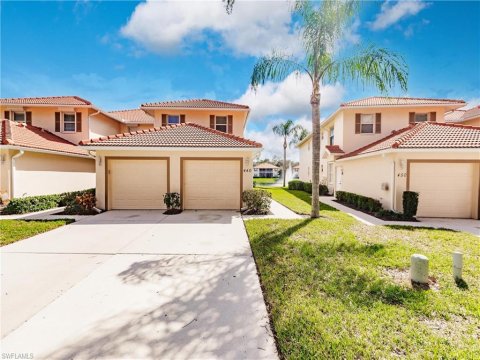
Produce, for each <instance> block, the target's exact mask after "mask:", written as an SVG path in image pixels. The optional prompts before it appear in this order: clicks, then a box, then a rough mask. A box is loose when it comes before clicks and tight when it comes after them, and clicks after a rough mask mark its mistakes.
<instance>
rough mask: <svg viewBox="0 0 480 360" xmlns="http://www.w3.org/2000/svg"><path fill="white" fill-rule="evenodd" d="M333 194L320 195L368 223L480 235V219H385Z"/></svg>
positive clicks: (327, 202) (333, 205) (332, 204)
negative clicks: (344, 201)
mask: <svg viewBox="0 0 480 360" xmlns="http://www.w3.org/2000/svg"><path fill="white" fill-rule="evenodd" d="M334 200H335V198H334V197H332V196H320V201H321V202H322V203H324V204H326V205H329V206H331V207H334V208H335V209H338V210H340V211H343V212H345V213H347V214H349V215H350V216H352V217H354V218H355V219H357V220H358V221H360V222H362V223H364V224H366V225H371V226H373V225H408V226H418V227H432V228H444V229H451V230H456V231H465V232H468V233H471V234H473V235H476V236H478V237H480V221H479V220H474V219H440V218H418V220H419V221H418V222H411V221H384V220H381V219H378V218H376V217H374V216H371V215H368V214H365V213H364V212H362V211H358V210H355V209H352V208H349V207H348V206H345V205H342V204H339V203H338V202H336V201H334Z"/></svg>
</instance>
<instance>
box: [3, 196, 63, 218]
mask: <svg viewBox="0 0 480 360" xmlns="http://www.w3.org/2000/svg"><path fill="white" fill-rule="evenodd" d="M59 201H60V195H41V196H27V197H23V198H14V199H12V200H10V202H9V203H8V205H7V206H6V207H5V208H4V209H3V212H2V214H25V213H29V212H35V211H41V210H48V209H52V208H55V207H57V206H58V203H59Z"/></svg>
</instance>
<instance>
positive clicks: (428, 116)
mask: <svg viewBox="0 0 480 360" xmlns="http://www.w3.org/2000/svg"><path fill="white" fill-rule="evenodd" d="M417 115H422V116H426V119H425V120H422V121H418V120H417ZM414 120H415V122H416V123H422V122H427V121H430V113H415V118H414Z"/></svg>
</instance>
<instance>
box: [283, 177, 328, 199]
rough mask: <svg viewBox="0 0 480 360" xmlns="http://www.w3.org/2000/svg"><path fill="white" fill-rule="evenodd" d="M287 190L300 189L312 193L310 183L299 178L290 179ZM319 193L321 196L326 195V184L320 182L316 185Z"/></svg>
mask: <svg viewBox="0 0 480 360" xmlns="http://www.w3.org/2000/svg"><path fill="white" fill-rule="evenodd" d="M288 190H302V191H305V192H307V193H309V194H311V193H312V183H311V182H306V181H301V180H292V181H289V182H288ZM318 191H319V194H320V195H321V196H324V195H328V187H327V185H324V184H320V185H319V187H318Z"/></svg>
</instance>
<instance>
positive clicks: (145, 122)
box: [108, 109, 155, 134]
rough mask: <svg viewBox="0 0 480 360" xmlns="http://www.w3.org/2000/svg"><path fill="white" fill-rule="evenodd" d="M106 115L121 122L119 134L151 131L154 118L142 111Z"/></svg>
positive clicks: (125, 111) (121, 111)
mask: <svg viewBox="0 0 480 360" xmlns="http://www.w3.org/2000/svg"><path fill="white" fill-rule="evenodd" d="M108 114H109V115H111V116H113V117H116V118H117V119H120V120H122V122H123V126H122V127H121V129H120V132H131V131H138V130H145V129H151V128H152V127H154V123H155V119H154V117H153V116H152V115H150V114H149V113H148V112H147V111H145V110H142V109H132V110H116V111H110V112H109V113H108ZM115 134H116V133H115Z"/></svg>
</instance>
